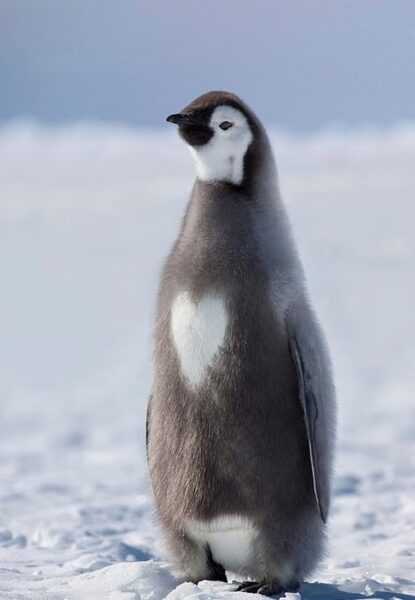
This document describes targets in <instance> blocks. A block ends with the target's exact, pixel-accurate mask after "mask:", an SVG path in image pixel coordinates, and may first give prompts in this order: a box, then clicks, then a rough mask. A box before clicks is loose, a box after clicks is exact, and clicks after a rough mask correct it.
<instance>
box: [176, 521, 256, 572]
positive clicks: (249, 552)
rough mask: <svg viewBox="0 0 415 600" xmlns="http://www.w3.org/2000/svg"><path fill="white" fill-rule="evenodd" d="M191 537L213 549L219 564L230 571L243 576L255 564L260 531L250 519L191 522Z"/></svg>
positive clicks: (187, 528) (189, 522)
mask: <svg viewBox="0 0 415 600" xmlns="http://www.w3.org/2000/svg"><path fill="white" fill-rule="evenodd" d="M186 531H187V534H188V536H189V537H190V538H191V539H192V540H193V541H194V542H196V543H197V544H199V545H200V546H204V547H206V546H207V545H209V548H210V551H211V553H212V557H213V559H214V560H215V562H217V563H219V564H220V565H222V567H223V568H224V569H226V570H229V571H233V572H235V573H243V572H244V571H246V570H247V569H249V567H250V565H251V564H252V562H253V560H254V543H255V537H256V529H255V527H254V525H253V524H252V522H250V521H249V520H248V519H245V518H242V517H238V516H227V517H218V518H216V519H212V520H211V521H194V520H192V521H188V522H187V526H186Z"/></svg>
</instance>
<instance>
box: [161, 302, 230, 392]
mask: <svg viewBox="0 0 415 600" xmlns="http://www.w3.org/2000/svg"><path fill="white" fill-rule="evenodd" d="M227 323H228V316H227V312H226V307H225V304H224V302H223V300H222V298H220V296H216V295H211V294H208V295H206V296H204V297H203V298H201V300H200V301H199V302H198V304H194V303H193V302H192V300H191V298H190V295H189V293H188V292H181V293H180V294H178V295H177V296H176V298H175V300H174V302H173V306H172V311H171V332H172V334H173V341H174V345H175V347H176V351H177V354H178V357H179V361H180V368H181V370H182V374H183V375H184V377H185V378H186V379H187V380H188V381H189V383H190V384H191V385H192V386H197V385H199V384H200V383H201V382H202V380H203V377H204V375H205V372H206V369H207V367H208V366H209V365H211V364H212V362H213V360H214V358H215V356H216V354H217V353H218V351H219V349H220V347H221V346H222V344H223V342H224V340H225V332H226V326H227Z"/></svg>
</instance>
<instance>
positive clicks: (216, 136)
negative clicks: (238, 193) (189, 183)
mask: <svg viewBox="0 0 415 600" xmlns="http://www.w3.org/2000/svg"><path fill="white" fill-rule="evenodd" d="M221 123H231V124H232V126H231V127H229V129H226V130H223V129H221V127H220V124H221ZM209 126H210V127H211V128H212V129H213V132H214V133H213V136H212V137H211V139H210V140H209V142H208V143H207V144H205V145H203V146H189V148H190V152H191V154H192V156H193V159H194V161H195V166H196V174H197V176H198V178H199V179H201V180H202V181H211V180H215V179H216V180H219V181H229V182H231V183H236V184H239V183H241V182H242V179H243V176H244V157H245V154H246V151H247V150H248V147H249V144H250V143H251V142H252V139H253V135H252V131H251V128H250V127H249V124H248V121H247V119H246V117H245V115H243V114H242V113H241V111H239V110H237V109H236V108H233V107H232V106H218V107H217V108H215V110H214V111H213V113H212V116H211V118H210V122H209Z"/></svg>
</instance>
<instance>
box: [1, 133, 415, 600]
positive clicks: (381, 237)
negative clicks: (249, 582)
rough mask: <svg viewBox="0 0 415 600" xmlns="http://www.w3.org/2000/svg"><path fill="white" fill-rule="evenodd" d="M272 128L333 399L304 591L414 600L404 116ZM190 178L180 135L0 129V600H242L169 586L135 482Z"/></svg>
mask: <svg viewBox="0 0 415 600" xmlns="http://www.w3.org/2000/svg"><path fill="white" fill-rule="evenodd" d="M272 140H273V144H274V148H275V151H276V154H277V158H278V164H279V171H280V182H281V188H282V192H283V196H284V199H285V202H286V204H287V206H288V209H289V212H290V215H291V218H292V221H293V225H294V228H295V232H296V236H297V239H298V243H299V246H300V250H301V252H302V256H303V260H304V263H305V267H306V271H307V273H308V278H309V285H310V288H311V293H312V296H313V298H314V302H315V304H316V307H317V309H318V313H319V315H320V317H321V321H322V322H323V324H324V326H325V329H326V331H327V335H328V339H329V342H330V345H331V348H332V354H333V358H334V364H335V372H336V381H337V387H338V396H339V404H340V415H339V442H338V456H337V473H336V480H335V495H334V503H333V510H332V513H331V519H330V542H331V543H330V551H329V553H328V556H327V560H326V561H325V562H324V563H323V564H322V565H321V567H320V568H319V570H318V571H317V572H316V573H315V574H314V576H313V578H312V581H311V582H310V583H307V584H305V585H304V586H302V588H301V590H300V594H301V598H303V599H310V600H313V599H314V600H317V599H326V598H327V599H330V600H334V599H339V600H354V599H355V598H361V597H363V596H368V595H374V597H376V598H393V597H397V598H404V597H405V596H404V595H405V594H407V596H406V597H407V598H409V597H412V598H414V597H415V539H414V535H415V534H414V530H415V452H414V444H413V441H414V437H415V418H414V417H415V414H414V406H415V405H414V397H413V395H414V390H415V376H414V372H415V370H414V363H415V347H414V341H413V340H414V339H415V319H414V317H413V306H414V300H413V299H414V292H415V278H414V270H415V269H414V260H415V237H414V226H415V219H414V217H415V204H414V192H415V168H414V166H415V125H411V124H404V125H401V126H397V127H395V128H394V129H391V130H387V131H376V130H369V129H368V130H359V131H355V132H346V131H337V132H322V133H320V134H317V135H313V136H311V137H294V136H290V135H286V134H281V133H278V132H275V133H274V135H273V136H272ZM192 178H193V169H192V165H191V160H190V157H189V156H188V155H187V152H186V150H185V148H184V147H183V145H182V143H181V142H180V140H178V139H177V138H176V135H175V132H173V131H172V130H168V132H167V133H158V132H152V131H136V130H132V129H127V128H122V127H115V126H102V125H91V124H79V125H77V126H71V127H67V128H61V129H59V128H57V129H48V128H43V127H40V126H37V125H35V124H30V123H20V124H19V123H16V124H14V125H10V126H8V127H5V128H3V129H2V130H0V282H1V293H0V403H1V422H0V599H1V600H12V599H14V600H17V599H21V598H28V599H32V600H52V599H56V600H63V599H65V598H66V599H68V600H72V599H74V600H75V599H76V600H78V599H81V600H132V599H135V600H136V599H140V598H141V599H142V600H146V599H148V600H150V599H151V600H159V599H161V598H165V597H167V598H168V599H169V600H179V599H182V598H193V599H196V598H197V599H199V600H200V599H203V600H208V599H211V598H212V599H215V598H224V599H226V598H229V599H233V600H238V599H239V598H246V596H244V595H242V593H235V592H231V591H230V590H231V589H232V586H231V585H229V584H228V585H226V584H223V583H222V584H220V583H208V582H202V583H200V584H199V585H197V586H196V585H194V584H192V583H189V582H187V583H186V582H181V581H180V580H178V579H176V578H175V577H174V575H173V574H172V573H171V571H170V570H169V568H168V565H167V564H166V563H165V562H162V560H161V559H160V557H161V556H162V554H161V549H160V544H159V538H158V535H157V531H156V529H155V526H154V523H153V520H152V512H151V499H150V497H149V492H148V481H147V473H146V466H145V451H144V446H145V444H144V420H145V407H146V402H147V395H148V391H149V387H150V382H151V366H150V354H151V351H150V330H151V320H152V311H153V302H154V296H155V289H156V282H157V276H158V272H159V269H160V266H161V262H162V259H163V257H164V256H165V255H166V253H167V251H168V249H169V246H170V244H171V242H172V240H173V239H174V237H175V235H176V232H177V230H178V226H179V221H180V218H181V215H182V213H183V210H184V206H185V202H186V199H187V197H188V193H189V190H190V187H191V182H192ZM287 599H289V600H299V599H300V596H299V595H298V594H287Z"/></svg>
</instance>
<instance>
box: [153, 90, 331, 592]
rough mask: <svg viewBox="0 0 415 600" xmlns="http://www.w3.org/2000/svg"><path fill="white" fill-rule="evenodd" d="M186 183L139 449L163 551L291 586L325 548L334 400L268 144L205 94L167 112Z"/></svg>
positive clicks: (241, 114) (186, 567)
mask: <svg viewBox="0 0 415 600" xmlns="http://www.w3.org/2000/svg"><path fill="white" fill-rule="evenodd" d="M167 121H168V122H170V123H174V124H176V125H177V126H178V131H179V134H180V136H181V138H182V139H183V140H184V142H185V143H186V144H187V146H188V148H189V150H190V153H191V155H192V157H193V159H194V164H195V170H196V179H195V182H194V186H193V189H192V192H191V196H190V201H189V203H188V206H187V209H186V212H185V215H184V218H183V221H182V224H181V229H180V233H179V236H178V238H177V240H176V242H175V243H174V245H173V248H172V250H171V252H170V255H169V256H168V258H167V260H166V261H165V264H164V267H163V270H162V274H161V278H160V285H159V291H158V297H157V306H156V318H155V327H154V379H153V385H152V390H151V395H150V401H149V404H148V411H147V458H148V467H149V476H150V483H151V489H152V495H153V500H154V507H155V515H156V519H157V522H158V524H159V526H160V529H161V533H162V538H163V541H164V544H165V549H166V552H167V554H168V556H169V557H170V559H171V561H172V563H173V564H174V565H175V567H176V568H177V569H178V570H179V571H180V572H181V573H182V574H183V576H184V577H185V578H186V580H188V581H192V582H194V583H197V582H199V581H201V580H204V579H207V580H219V581H227V574H226V572H230V573H233V574H237V575H238V576H239V578H240V581H239V583H238V585H237V587H236V589H237V590H244V591H247V592H255V593H260V594H263V595H268V596H269V595H273V594H276V593H280V592H283V591H287V590H289V591H295V590H296V589H298V587H299V585H300V583H301V582H302V581H303V580H304V578H305V577H307V576H309V575H310V574H311V572H312V570H313V569H314V568H315V566H316V565H317V563H318V562H319V560H320V559H321V558H322V556H323V554H324V548H325V539H326V521H327V516H328V511H329V504H330V481H331V473H332V463H333V453H334V442H335V423H336V401H335V389H334V383H333V376H332V368H331V362H330V357H329V352H328V349H327V345H326V342H325V338H324V335H323V332H322V330H321V328H320V326H319V324H318V322H317V319H316V317H315V313H314V311H313V309H312V306H311V303H310V301H309V297H308V293H307V288H306V283H305V277H304V272H303V268H302V265H301V262H300V259H299V256H298V253H297V250H296V246H295V243H294V240H293V236H292V233H291V228H290V223H289V221H288V218H287V214H286V211H285V208H284V206H283V204H282V201H281V198H280V194H279V189H278V183H277V172H276V166H275V161H274V157H273V152H272V149H271V146H270V142H269V140H268V137H267V134H266V132H265V129H264V127H263V125H262V124H261V122H260V121H259V119H258V118H257V117H256V115H255V114H254V113H253V112H252V110H251V109H250V108H249V107H248V106H247V105H246V104H245V103H244V102H243V101H242V100H241V99H240V98H239V97H237V96H236V95H234V94H232V93H229V92H221V91H214V92H208V93H206V94H204V95H202V96H200V97H198V98H197V99H196V100H194V101H193V102H191V103H190V104H189V105H188V106H186V107H185V108H184V109H183V110H182V111H181V112H179V113H176V114H172V115H170V116H169V117H168V118H167Z"/></svg>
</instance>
